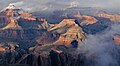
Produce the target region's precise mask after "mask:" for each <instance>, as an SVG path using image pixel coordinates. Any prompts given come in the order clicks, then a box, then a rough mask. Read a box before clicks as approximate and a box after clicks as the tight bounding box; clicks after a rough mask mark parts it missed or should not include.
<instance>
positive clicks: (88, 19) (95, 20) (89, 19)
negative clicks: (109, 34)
mask: <svg viewBox="0 0 120 66" xmlns="http://www.w3.org/2000/svg"><path fill="white" fill-rule="evenodd" d="M82 19H84V20H85V21H86V22H87V24H86V25H89V24H94V23H96V22H97V19H95V18H94V17H91V16H82Z"/></svg>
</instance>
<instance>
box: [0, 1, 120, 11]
mask: <svg viewBox="0 0 120 66" xmlns="http://www.w3.org/2000/svg"><path fill="white" fill-rule="evenodd" d="M10 3H14V4H15V5H16V6H17V7H20V8H23V9H26V10H27V11H30V12H37V11H41V12H42V11H47V10H48V11H51V10H53V11H54V10H60V9H66V8H71V7H93V8H102V9H107V10H112V11H116V12H119V11H120V9H119V6H120V4H119V1H118V0H114V1H113V0H108V1H104V0H97V1H96V0H80V1H79V0H60V1H56V0H45V1H44V0H34V1H33V0H20V1H18V0H1V1H0V10H1V9H3V8H5V7H7V6H8V5H9V4H10ZM33 6H34V7H33Z"/></svg>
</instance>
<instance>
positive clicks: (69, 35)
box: [50, 19, 85, 45]
mask: <svg viewBox="0 0 120 66" xmlns="http://www.w3.org/2000/svg"><path fill="white" fill-rule="evenodd" d="M50 30H51V31H55V32H57V33H60V38H59V39H58V40H57V41H56V42H55V43H54V44H57V45H59V44H65V45H69V44H70V43H71V42H72V41H73V40H77V41H78V42H79V43H80V42H81V41H82V40H84V39H85V33H84V32H83V31H82V28H81V27H80V26H78V24H76V23H75V19H64V20H63V21H62V22H60V23H59V24H58V25H56V26H55V27H53V28H52V29H50Z"/></svg>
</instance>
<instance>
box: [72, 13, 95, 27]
mask: <svg viewBox="0 0 120 66" xmlns="http://www.w3.org/2000/svg"><path fill="white" fill-rule="evenodd" d="M74 17H75V18H78V19H81V20H83V21H84V22H81V25H90V24H95V23H97V19H96V18H94V17H92V16H85V15H81V14H80V12H78V13H77V14H76V15H74Z"/></svg>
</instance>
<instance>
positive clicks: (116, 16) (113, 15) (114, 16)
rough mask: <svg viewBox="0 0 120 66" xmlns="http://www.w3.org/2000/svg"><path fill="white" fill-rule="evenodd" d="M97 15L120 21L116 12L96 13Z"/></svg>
mask: <svg viewBox="0 0 120 66" xmlns="http://www.w3.org/2000/svg"><path fill="white" fill-rule="evenodd" d="M97 16H98V17H104V18H108V19H110V20H111V21H114V22H120V15H116V14H97Z"/></svg>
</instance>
